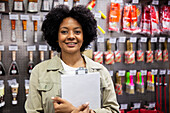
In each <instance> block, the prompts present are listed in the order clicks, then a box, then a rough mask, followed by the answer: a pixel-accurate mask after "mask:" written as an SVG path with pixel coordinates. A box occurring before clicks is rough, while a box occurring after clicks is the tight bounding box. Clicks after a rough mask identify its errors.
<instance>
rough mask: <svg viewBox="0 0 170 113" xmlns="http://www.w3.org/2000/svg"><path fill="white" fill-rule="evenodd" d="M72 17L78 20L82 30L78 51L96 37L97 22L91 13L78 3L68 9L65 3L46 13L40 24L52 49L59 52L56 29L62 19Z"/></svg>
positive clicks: (83, 48) (57, 29)
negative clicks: (80, 45)
mask: <svg viewBox="0 0 170 113" xmlns="http://www.w3.org/2000/svg"><path fill="white" fill-rule="evenodd" d="M67 17H72V18H74V19H75V20H77V21H78V22H79V24H80V25H81V27H82V30H83V40H84V41H83V44H82V47H81V48H80V51H81V52H83V51H84V50H85V48H86V47H88V45H89V44H90V42H92V41H93V40H95V39H96V37H97V22H96V20H95V19H94V15H93V13H92V12H91V11H90V10H89V9H87V8H86V7H85V6H83V5H78V6H75V7H73V8H72V9H71V10H69V7H68V6H66V5H58V6H57V7H55V8H53V9H52V10H51V11H50V12H49V13H48V14H47V15H46V18H45V20H44V21H43V24H42V28H41V30H42V32H43V36H44V39H45V40H46V41H47V43H48V44H49V45H50V46H51V47H52V49H53V50H57V52H61V48H60V46H59V44H58V31H59V27H60V24H61V23H62V21H63V19H65V18H67Z"/></svg>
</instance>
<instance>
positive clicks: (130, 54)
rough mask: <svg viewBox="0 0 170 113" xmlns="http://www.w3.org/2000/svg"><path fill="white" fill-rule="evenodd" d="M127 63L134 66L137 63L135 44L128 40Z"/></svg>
mask: <svg viewBox="0 0 170 113" xmlns="http://www.w3.org/2000/svg"><path fill="white" fill-rule="evenodd" d="M125 63H127V64H134V63H135V52H134V51H133V44H132V43H130V41H129V40H127V51H126V52H125Z"/></svg>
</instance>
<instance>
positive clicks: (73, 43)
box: [66, 42, 77, 45]
mask: <svg viewBox="0 0 170 113" xmlns="http://www.w3.org/2000/svg"><path fill="white" fill-rule="evenodd" d="M66 44H68V45H75V44H77V43H76V42H68V43H66Z"/></svg>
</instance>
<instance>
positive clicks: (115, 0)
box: [114, 0, 123, 3]
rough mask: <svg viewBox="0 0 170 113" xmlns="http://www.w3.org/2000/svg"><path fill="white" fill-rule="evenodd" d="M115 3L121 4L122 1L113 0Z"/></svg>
mask: <svg viewBox="0 0 170 113" xmlns="http://www.w3.org/2000/svg"><path fill="white" fill-rule="evenodd" d="M114 2H115V3H123V0H114Z"/></svg>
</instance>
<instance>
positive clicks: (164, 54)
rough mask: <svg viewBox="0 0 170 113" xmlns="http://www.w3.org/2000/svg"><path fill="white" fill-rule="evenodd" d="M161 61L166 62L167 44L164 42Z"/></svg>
mask: <svg viewBox="0 0 170 113" xmlns="http://www.w3.org/2000/svg"><path fill="white" fill-rule="evenodd" d="M163 61H164V62H167V61H168V49H167V42H166V41H165V42H164V50H163Z"/></svg>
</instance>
